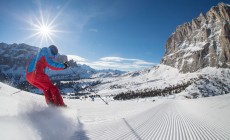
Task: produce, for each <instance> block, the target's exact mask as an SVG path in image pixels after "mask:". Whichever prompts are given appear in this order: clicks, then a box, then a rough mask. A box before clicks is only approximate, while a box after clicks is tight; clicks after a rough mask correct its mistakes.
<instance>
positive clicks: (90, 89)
mask: <svg viewBox="0 0 230 140" xmlns="http://www.w3.org/2000/svg"><path fill="white" fill-rule="evenodd" d="M69 68H70V69H71V70H72V72H73V73H74V74H76V75H78V74H77V73H76V72H75V71H74V70H73V69H72V68H71V67H69ZM78 77H79V80H81V78H80V76H79V75H78ZM87 88H89V89H90V90H92V88H91V87H90V86H88V87H87ZM87 88H85V89H87ZM92 91H93V93H94V94H95V95H97V96H99V98H100V99H101V100H102V101H103V102H104V103H105V104H107V105H109V104H108V102H106V101H105V100H104V99H103V98H101V96H100V95H98V94H97V93H96V92H95V91H94V90H92Z"/></svg>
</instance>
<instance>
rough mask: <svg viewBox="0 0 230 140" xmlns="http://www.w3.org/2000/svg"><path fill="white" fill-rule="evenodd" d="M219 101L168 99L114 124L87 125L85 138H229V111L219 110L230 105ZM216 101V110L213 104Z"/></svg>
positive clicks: (218, 139)
mask: <svg viewBox="0 0 230 140" xmlns="http://www.w3.org/2000/svg"><path fill="white" fill-rule="evenodd" d="M188 102H189V103H188ZM197 103H198V104H204V105H211V107H210V108H206V107H204V108H203V107H200V106H199V105H196V104H197ZM216 104H221V102H216V100H213V102H211V101H209V100H207V101H206V100H205V99H204V100H199V101H198V102H197V101H196V100H191V101H190V100H189V101H188V100H169V101H165V102H164V103H162V104H160V105H157V106H154V107H152V108H151V109H149V110H147V111H145V112H142V113H140V114H139V115H136V116H132V117H128V118H122V119H120V121H118V122H115V123H114V124H108V125H106V124H103V123H102V124H100V126H98V127H96V128H93V129H92V128H91V127H90V126H86V128H85V131H86V136H87V137H86V138H89V139H100V140H107V139H112V140H121V139H130V140H133V139H138V140H141V139H143V140H147V139H156V140H158V139H160V140H229V139H230V118H229V117H230V113H229V112H226V113H223V112H221V111H219V112H218V110H219V109H220V108H221V107H228V109H229V104H225V105H219V106H216ZM214 105H215V111H214V110H213V107H212V106H214ZM216 111H217V112H216ZM222 111H223V110H222ZM216 113H223V114H221V115H218V114H216ZM222 115H223V116H222ZM221 116H222V117H221ZM75 138H76V137H75ZM78 138H79V139H82V138H81V137H78Z"/></svg>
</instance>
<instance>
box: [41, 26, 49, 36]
mask: <svg viewBox="0 0 230 140" xmlns="http://www.w3.org/2000/svg"><path fill="white" fill-rule="evenodd" d="M39 33H40V34H41V35H42V36H49V35H50V34H51V33H52V30H51V28H50V27H49V26H46V25H42V26H40V27H39Z"/></svg>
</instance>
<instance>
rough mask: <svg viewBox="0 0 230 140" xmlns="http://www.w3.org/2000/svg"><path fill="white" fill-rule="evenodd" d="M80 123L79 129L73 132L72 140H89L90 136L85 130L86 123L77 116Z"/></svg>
mask: <svg viewBox="0 0 230 140" xmlns="http://www.w3.org/2000/svg"><path fill="white" fill-rule="evenodd" d="M77 121H78V125H77V129H78V130H77V131H76V132H75V133H74V134H73V136H72V140H89V137H87V135H86V133H85V131H84V124H83V123H82V122H81V121H80V119H79V118H78V117H77Z"/></svg>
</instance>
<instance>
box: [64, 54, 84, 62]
mask: <svg viewBox="0 0 230 140" xmlns="http://www.w3.org/2000/svg"><path fill="white" fill-rule="evenodd" d="M67 57H68V60H71V59H72V60H74V61H77V62H78V63H83V64H84V63H87V61H88V60H87V59H85V58H83V57H80V56H77V55H67Z"/></svg>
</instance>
